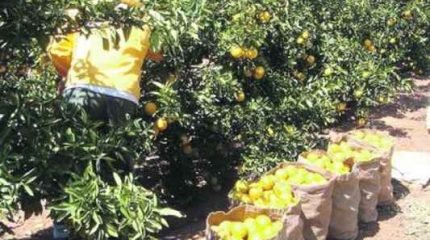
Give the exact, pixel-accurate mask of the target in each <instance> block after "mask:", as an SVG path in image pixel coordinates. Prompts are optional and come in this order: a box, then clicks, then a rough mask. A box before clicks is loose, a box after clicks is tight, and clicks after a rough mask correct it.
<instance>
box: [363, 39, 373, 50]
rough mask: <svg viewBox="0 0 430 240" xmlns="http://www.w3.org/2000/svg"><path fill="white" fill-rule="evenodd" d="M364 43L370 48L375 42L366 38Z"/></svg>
mask: <svg viewBox="0 0 430 240" xmlns="http://www.w3.org/2000/svg"><path fill="white" fill-rule="evenodd" d="M363 45H364V46H365V47H366V48H370V47H371V46H373V42H372V40H370V39H366V40H364V43H363Z"/></svg>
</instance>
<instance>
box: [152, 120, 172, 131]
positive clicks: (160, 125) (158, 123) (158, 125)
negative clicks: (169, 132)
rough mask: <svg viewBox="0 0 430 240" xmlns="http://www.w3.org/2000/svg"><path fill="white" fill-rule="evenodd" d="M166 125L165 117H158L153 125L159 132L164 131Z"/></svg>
mask: <svg viewBox="0 0 430 240" xmlns="http://www.w3.org/2000/svg"><path fill="white" fill-rule="evenodd" d="M168 126H169V124H168V123H167V120H166V119H165V118H160V119H158V120H157V121H156V122H155V127H156V128H157V129H158V131H160V132H164V131H166V129H167V127H168Z"/></svg>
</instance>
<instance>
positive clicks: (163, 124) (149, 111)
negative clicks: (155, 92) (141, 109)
mask: <svg viewBox="0 0 430 240" xmlns="http://www.w3.org/2000/svg"><path fill="white" fill-rule="evenodd" d="M157 111H158V106H157V104H155V103H153V102H147V103H146V104H145V114H146V115H148V116H154V115H155V114H156V113H157ZM168 126H169V122H168V121H167V119H166V118H159V119H157V121H155V123H154V131H155V133H156V134H158V133H160V132H164V131H166V130H167V128H168Z"/></svg>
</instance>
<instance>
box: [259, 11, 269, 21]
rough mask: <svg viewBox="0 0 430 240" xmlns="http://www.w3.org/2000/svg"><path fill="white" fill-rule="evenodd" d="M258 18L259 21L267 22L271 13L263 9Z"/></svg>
mask: <svg viewBox="0 0 430 240" xmlns="http://www.w3.org/2000/svg"><path fill="white" fill-rule="evenodd" d="M258 18H259V19H260V22H262V23H268V22H269V21H270V19H271V18H272V15H271V14H270V12H269V11H264V12H261V13H260V14H259V16H258Z"/></svg>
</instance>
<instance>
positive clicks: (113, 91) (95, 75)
mask: <svg viewBox="0 0 430 240" xmlns="http://www.w3.org/2000/svg"><path fill="white" fill-rule="evenodd" d="M122 2H123V3H122V4H120V5H121V7H126V6H128V5H127V4H130V6H132V7H137V6H140V5H139V1H122ZM71 12H73V15H74V16H73V17H75V16H76V15H77V14H79V13H76V12H75V11H71ZM91 25H93V27H92V28H93V29H94V31H91V32H90V34H89V35H83V34H80V33H78V32H73V33H69V34H67V35H66V36H60V37H58V36H57V37H53V38H52V39H51V42H50V43H49V45H48V47H47V52H48V55H49V57H50V59H51V61H52V63H53V65H54V67H55V68H56V70H57V71H58V73H59V75H60V76H61V77H63V79H65V81H64V84H65V89H64V91H62V94H63V97H64V100H65V101H66V102H67V103H71V104H73V105H77V106H79V107H82V108H83V109H84V110H86V112H87V113H88V114H89V116H90V117H92V118H93V119H95V120H98V121H104V122H108V123H110V125H112V126H118V125H121V124H122V123H124V122H125V120H126V119H127V116H130V117H131V116H132V115H134V113H135V112H136V109H137V105H138V101H139V98H140V94H141V89H140V78H141V70H142V66H143V64H144V61H145V60H146V59H150V60H153V61H156V62H159V61H161V60H162V59H163V56H162V55H161V54H156V53H152V52H151V51H150V37H151V29H150V28H149V27H148V26H143V27H142V28H139V27H131V29H130V32H129V34H126V33H125V31H124V29H121V28H115V29H113V28H112V27H102V24H98V23H91ZM115 35H116V36H117V37H116V38H117V39H113V38H111V37H108V38H105V37H103V36H115Z"/></svg>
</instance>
